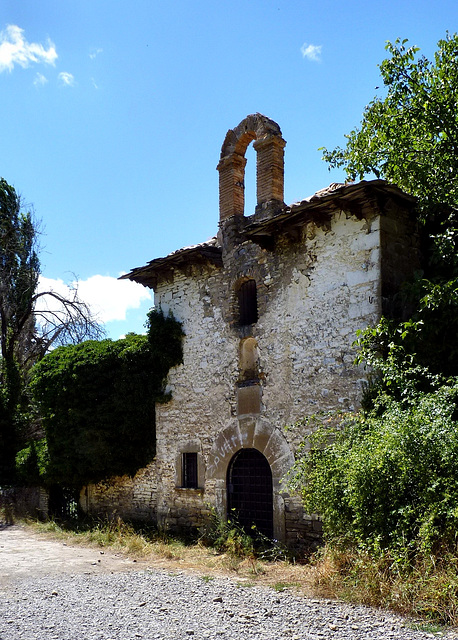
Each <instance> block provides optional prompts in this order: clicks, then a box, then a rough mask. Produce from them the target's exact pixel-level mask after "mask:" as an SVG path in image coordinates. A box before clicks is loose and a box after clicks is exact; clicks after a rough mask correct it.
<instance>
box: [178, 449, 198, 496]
mask: <svg viewBox="0 0 458 640" xmlns="http://www.w3.org/2000/svg"><path fill="white" fill-rule="evenodd" d="M181 486H182V487H184V488H186V489H197V487H198V484H197V453H195V452H193V453H183V454H182V482H181Z"/></svg>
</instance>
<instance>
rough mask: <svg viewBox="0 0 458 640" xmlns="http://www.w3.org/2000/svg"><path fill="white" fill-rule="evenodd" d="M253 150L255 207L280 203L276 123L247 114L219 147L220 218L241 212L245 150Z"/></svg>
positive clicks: (280, 169)
mask: <svg viewBox="0 0 458 640" xmlns="http://www.w3.org/2000/svg"><path fill="white" fill-rule="evenodd" d="M251 142H253V146H254V149H255V151H256V196H257V208H259V207H261V208H266V207H267V206H271V207H272V206H273V207H276V208H278V207H280V206H283V205H284V203H283V189H284V175H283V174H284V147H285V144H286V142H285V141H284V139H283V137H282V134H281V130H280V127H279V126H278V124H277V123H276V122H274V121H273V120H271V119H270V118H267V117H266V116H263V115H261V114H260V113H256V114H252V115H249V116H247V117H246V118H245V119H244V120H242V122H241V123H240V124H239V125H237V127H235V128H234V129H230V130H229V131H228V132H227V134H226V137H225V139H224V142H223V146H222V147H221V156H220V161H219V164H218V166H217V169H218V171H219V202H220V221H223V220H226V219H227V218H230V217H232V216H234V215H242V216H243V215H244V207H245V165H246V158H245V152H246V150H247V147H248V145H249V144H250V143H251Z"/></svg>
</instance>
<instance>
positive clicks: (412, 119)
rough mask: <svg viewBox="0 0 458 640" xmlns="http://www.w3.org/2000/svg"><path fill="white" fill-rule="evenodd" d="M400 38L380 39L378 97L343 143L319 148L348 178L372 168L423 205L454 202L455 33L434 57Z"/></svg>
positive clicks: (457, 130)
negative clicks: (381, 93)
mask: <svg viewBox="0 0 458 640" xmlns="http://www.w3.org/2000/svg"><path fill="white" fill-rule="evenodd" d="M406 45H407V40H402V41H401V40H399V39H397V40H396V41H395V43H394V44H392V43H391V42H388V43H387V45H386V49H387V51H388V52H389V54H390V57H389V58H387V59H386V60H384V61H383V62H382V63H381V65H380V73H381V76H382V80H383V83H384V85H385V87H386V88H387V95H386V97H385V98H384V99H381V98H374V99H373V100H372V101H371V102H370V103H369V105H368V106H367V107H366V108H365V110H364V114H363V120H362V123H361V126H360V128H357V129H354V130H353V131H351V132H350V133H349V134H348V135H347V136H345V137H346V138H347V145H346V147H345V148H344V149H341V148H340V147H337V148H336V149H334V150H333V151H328V150H324V159H325V160H326V161H328V162H329V164H330V166H331V167H343V168H344V169H345V171H346V173H347V175H348V177H349V178H350V179H351V180H354V179H356V178H362V177H363V176H365V175H367V174H370V173H373V174H375V175H376V176H377V177H382V178H385V179H386V180H389V181H390V182H393V183H395V184H397V185H398V186H400V187H401V188H402V189H404V190H405V191H407V192H408V193H411V194H413V195H416V196H417V197H418V198H419V199H420V202H421V205H422V208H423V209H430V210H431V208H436V207H437V205H441V204H447V205H451V206H453V207H455V206H456V205H457V203H458V160H457V158H458V127H457V123H458V115H457V111H456V105H457V102H458V66H457V61H458V35H457V34H454V35H453V36H450V35H447V37H446V38H445V39H442V40H440V41H439V42H438V49H437V52H436V54H435V56H434V61H430V60H428V59H427V58H425V57H424V56H422V57H420V58H418V59H417V58H416V56H417V53H418V52H419V48H418V47H407V46H406Z"/></svg>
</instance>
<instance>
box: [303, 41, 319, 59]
mask: <svg viewBox="0 0 458 640" xmlns="http://www.w3.org/2000/svg"><path fill="white" fill-rule="evenodd" d="M321 49H322V45H321V44H319V45H315V44H307V43H306V42H304V44H303V45H302V47H301V53H302V57H303V58H307V59H308V60H313V61H314V62H320V60H321Z"/></svg>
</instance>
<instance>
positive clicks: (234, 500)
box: [227, 449, 273, 538]
mask: <svg viewBox="0 0 458 640" xmlns="http://www.w3.org/2000/svg"><path fill="white" fill-rule="evenodd" d="M227 512H228V517H229V518H230V517H231V516H233V514H235V516H236V517H237V520H238V522H239V523H240V524H241V526H242V527H243V528H244V529H246V530H247V531H248V532H250V529H251V527H252V525H253V524H254V525H256V528H257V529H258V531H260V532H261V533H262V534H264V535H265V536H267V537H268V538H273V491H272V471H271V469H270V465H269V463H268V462H267V459H266V458H265V457H264V456H263V454H262V453H261V452H260V451H258V450H257V449H240V451H238V452H237V453H236V454H235V455H234V456H233V457H232V460H231V461H230V463H229V467H228V470H227Z"/></svg>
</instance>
